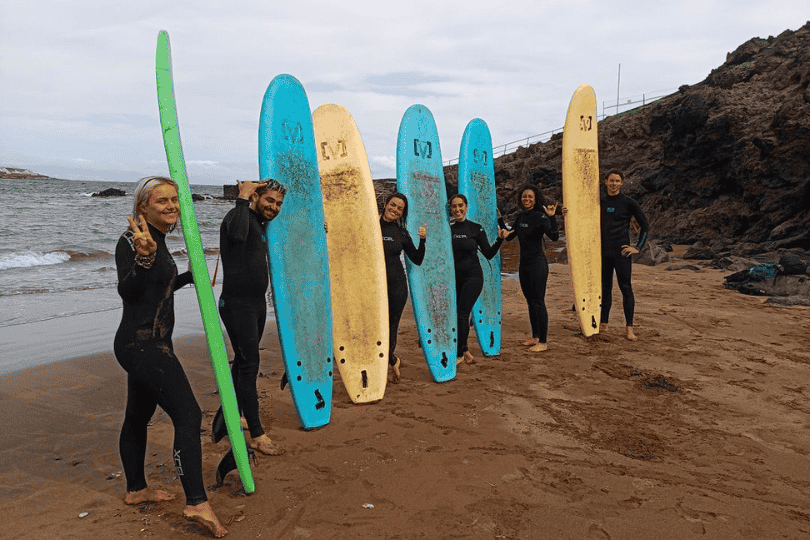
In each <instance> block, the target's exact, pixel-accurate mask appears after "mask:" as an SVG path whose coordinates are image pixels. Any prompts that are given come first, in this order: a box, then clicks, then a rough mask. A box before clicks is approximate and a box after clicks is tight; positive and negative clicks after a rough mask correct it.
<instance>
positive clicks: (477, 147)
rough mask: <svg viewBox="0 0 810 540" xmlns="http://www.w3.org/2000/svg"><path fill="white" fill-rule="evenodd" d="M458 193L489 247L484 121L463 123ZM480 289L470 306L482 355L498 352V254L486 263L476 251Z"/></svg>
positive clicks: (493, 218) (492, 210) (493, 213)
mask: <svg viewBox="0 0 810 540" xmlns="http://www.w3.org/2000/svg"><path fill="white" fill-rule="evenodd" d="M458 192H459V193H461V194H463V195H464V196H465V197H467V200H468V201H469V208H468V209H467V219H469V220H470V221H474V222H476V223H478V224H479V225H481V226H482V227H483V228H484V232H486V233H487V240H489V243H490V244H492V243H494V242H495V241H496V240H497V239H498V201H497V197H496V194H495V166H494V164H493V162H492V136H491V135H490V133H489V127H487V124H486V122H484V121H483V120H481V119H480V118H475V119H473V120H471V121H470V123H469V124H467V128H466V129H465V130H464V136H463V137H462V138H461V150H460V151H459V154H458ZM478 260H479V261H480V262H481V269H482V270H483V272H484V288H483V290H482V291H481V296H479V297H478V300H477V301H476V302H475V306H473V312H472V315H473V317H472V318H473V327H474V328H475V336H476V337H477V338H478V346H479V347H481V352H482V353H484V356H497V355H499V354H500V353H501V254H500V253H498V254H497V255H495V257H493V258H492V260H491V261H488V260H487V258H486V257H484V256H483V255H482V254H481V253H480V252H479V253H478Z"/></svg>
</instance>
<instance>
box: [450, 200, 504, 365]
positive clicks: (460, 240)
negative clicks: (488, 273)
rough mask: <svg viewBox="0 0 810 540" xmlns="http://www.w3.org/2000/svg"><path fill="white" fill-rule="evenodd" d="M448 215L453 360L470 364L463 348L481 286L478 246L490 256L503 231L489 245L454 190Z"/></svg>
mask: <svg viewBox="0 0 810 540" xmlns="http://www.w3.org/2000/svg"><path fill="white" fill-rule="evenodd" d="M449 204H450V215H451V216H452V217H453V219H455V223H453V224H452V225H450V233H451V234H452V243H453V262H454V263H455V267H456V310H457V313H458V347H457V351H456V362H457V363H461V361H462V360H463V361H465V362H467V363H468V364H474V363H475V358H474V357H473V355H472V354H471V353H470V351H469V350H468V348H467V338H468V337H469V335H470V313H471V312H472V308H473V306H474V305H475V301H476V300H478V296H479V295H480V294H481V291H482V290H483V288H484V272H483V270H481V263H479V262H478V250H479V249H480V250H481V253H482V254H483V255H484V257H486V258H487V260H490V259H492V258H493V257H494V256H495V255H496V254H497V253H498V250H499V249H500V248H501V244H502V243H503V239H504V237H505V236H506V234H507V231H504V230H502V229H498V239H497V240H496V241H495V243H494V244H492V245H491V246H490V245H489V241H488V240H487V233H486V232H485V231H484V228H483V227H481V225H479V224H478V223H475V222H472V221H470V220H468V219H467V197H465V196H464V195H461V194H460V193H459V194H456V195H453V196H452V197H450V201H449Z"/></svg>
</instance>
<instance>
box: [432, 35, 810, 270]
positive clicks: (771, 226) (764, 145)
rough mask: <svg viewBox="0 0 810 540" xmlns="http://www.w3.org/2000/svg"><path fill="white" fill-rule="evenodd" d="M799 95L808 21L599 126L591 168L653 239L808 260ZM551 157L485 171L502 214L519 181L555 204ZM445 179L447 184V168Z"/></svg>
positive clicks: (808, 114)
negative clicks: (609, 179)
mask: <svg viewBox="0 0 810 540" xmlns="http://www.w3.org/2000/svg"><path fill="white" fill-rule="evenodd" d="M809 85H810V22H808V23H807V24H806V25H805V26H803V27H802V28H800V29H799V30H797V31H795V32H794V31H789V30H787V31H785V32H783V33H782V34H780V35H779V36H777V37H769V38H767V39H760V38H754V39H751V40H750V41H748V42H746V43H744V44H742V45H741V46H740V47H738V48H737V50H735V51H734V52H732V53H729V54H728V55H727V58H726V62H725V63H724V64H723V65H721V66H720V67H718V68H717V69H714V70H713V71H712V72H711V73H710V74H709V76H708V77H706V79H705V80H704V81H703V82H701V83H699V84H695V85H693V86H682V87H681V88H680V89H679V91H678V92H677V93H675V94H672V95H670V96H667V97H665V98H663V99H661V100H659V101H656V102H654V103H652V104H649V105H647V106H644V107H640V108H637V109H633V110H631V111H627V112H625V113H621V114H619V115H615V116H611V117H609V118H607V119H605V120H603V121H601V122H599V159H600V168H601V169H602V171H603V172H605V171H607V170H610V169H621V170H623V171H625V174H626V182H625V192H626V193H628V194H629V195H631V196H632V197H634V198H636V199H637V200H638V201H639V202H641V205H642V207H643V208H644V211H645V212H646V214H647V215H648V217H649V218H650V221H651V225H652V228H653V231H652V232H653V237H657V238H659V239H662V240H665V241H668V242H672V243H679V244H691V243H694V242H697V241H703V242H704V243H705V244H706V245H708V246H710V247H712V248H713V251H714V252H716V253H719V252H723V251H729V250H732V251H738V252H743V253H748V254H754V253H759V252H764V251H773V250H777V249H781V248H803V249H810V88H808V86H809ZM572 92H573V89H572ZM561 146H562V136H561V135H555V136H554V137H552V139H551V140H550V141H548V142H546V143H537V144H533V145H530V146H529V147H527V148H520V149H518V150H517V151H516V152H514V153H511V154H508V155H505V156H502V157H500V158H498V159H496V160H495V177H496V183H497V184H498V194H499V200H500V201H501V209H502V210H503V211H505V212H507V213H508V212H512V211H514V210H515V209H516V204H515V192H516V191H517V190H518V189H519V188H520V186H522V185H523V184H525V183H528V182H535V183H537V184H539V185H540V186H541V187H542V189H543V192H544V193H545V194H546V195H547V196H548V197H550V198H551V199H553V200H558V201H559V200H561V197H562V196H561V191H562V189H561V167H562V163H561V156H562V148H561ZM445 175H446V179H447V181H448V183H449V184H451V185H456V183H457V178H456V175H457V172H456V166H451V167H447V168H446V169H445Z"/></svg>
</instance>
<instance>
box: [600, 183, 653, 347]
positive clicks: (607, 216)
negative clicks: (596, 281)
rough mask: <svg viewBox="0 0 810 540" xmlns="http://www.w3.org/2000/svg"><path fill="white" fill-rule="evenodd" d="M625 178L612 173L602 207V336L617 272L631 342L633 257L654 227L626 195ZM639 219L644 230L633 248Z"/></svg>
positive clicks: (628, 337)
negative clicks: (632, 225)
mask: <svg viewBox="0 0 810 540" xmlns="http://www.w3.org/2000/svg"><path fill="white" fill-rule="evenodd" d="M623 185H624V174H622V173H621V172H620V171H610V172H609V173H608V175H607V177H606V179H605V191H606V193H607V194H606V195H603V196H602V198H601V206H602V216H601V217H602V316H601V324H600V326H599V331H600V332H607V329H608V319H609V318H610V305H611V303H612V302H613V294H612V293H613V272H614V270H615V272H616V281H617V282H618V284H619V290H621V292H622V307H623V309H624V319H625V323H626V324H627V339H629V340H630V341H635V340H636V335H635V333H634V332H633V313H634V310H635V306H636V300H635V297H634V296H633V287H632V283H631V276H632V267H633V261H632V255H633V254H635V253H638V252H639V251H640V250H641V248H643V247H644V244H645V243H646V241H647V236H648V234H649V230H650V224H649V222H648V221H647V217H646V216H645V215H644V212H643V211H642V210H641V206H639V204H638V203H637V202H636V201H634V200H633V199H631V198H630V197H628V196H627V195H622V194H621V190H622V186H623ZM631 218H635V219H636V221H637V222H638V224H639V227H640V228H641V230H640V233H639V237H638V242H637V243H636V245H635V246H631V245H630V219H631Z"/></svg>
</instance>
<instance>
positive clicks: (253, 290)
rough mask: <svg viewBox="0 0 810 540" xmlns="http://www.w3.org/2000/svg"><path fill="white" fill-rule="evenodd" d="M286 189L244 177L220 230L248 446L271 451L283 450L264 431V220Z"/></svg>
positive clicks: (224, 307) (218, 426)
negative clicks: (259, 384)
mask: <svg viewBox="0 0 810 540" xmlns="http://www.w3.org/2000/svg"><path fill="white" fill-rule="evenodd" d="M286 191H287V190H286V189H285V188H284V187H283V186H282V185H281V184H279V183H278V182H276V181H275V180H269V181H266V182H239V195H238V197H237V199H236V206H235V207H234V208H233V209H231V210H230V211H229V212H228V213H227V214H226V215H225V219H223V220H222V226H221V227H220V232H219V235H220V236H219V248H220V253H221V256H222V270H223V274H224V276H223V280H222V294H221V295H220V297H219V314H220V316H221V317H222V322H223V323H224V324H225V329H226V330H227V331H228V337H229V338H230V340H231V346H232V347H233V351H234V360H233V367H232V369H231V376H232V377H233V384H234V388H235V390H236V400H237V402H238V404H239V410H240V411H241V412H242V414H243V415H244V417H245V420H246V421H247V427H248V430H249V431H250V437H249V438H248V446H250V447H251V448H253V449H255V450H258V451H259V452H261V453H262V454H265V455H270V456H278V455H281V454H283V453H284V450H283V449H282V448H281V447H279V446H278V445H277V444H275V443H274V442H273V441H271V440H270V438H269V437H268V436H267V435H266V434H265V432H264V427H262V422H261V419H260V417H259V396H258V393H257V391H256V378H257V377H258V374H259V342H260V341H261V338H262V334H264V325H265V322H266V318H267V299H266V296H265V295H266V294H267V287H268V285H269V284H270V274H269V265H268V260H267V244H266V242H265V226H266V225H267V222H268V221H271V220H273V219H275V218H276V216H278V214H279V212H281V205H282V203H283V202H284V194H285V193H286ZM213 432H214V440H216V441H218V440H219V439H221V438H222V437H224V436H225V430H224V422H223V420H222V410H221V409H220V410H219V411H218V412H217V415H216V416H215V417H214V424H213Z"/></svg>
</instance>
